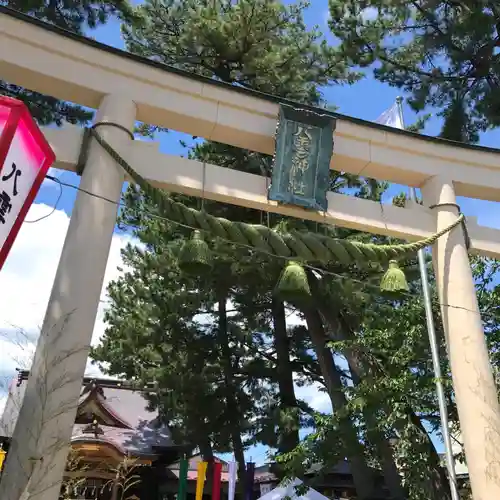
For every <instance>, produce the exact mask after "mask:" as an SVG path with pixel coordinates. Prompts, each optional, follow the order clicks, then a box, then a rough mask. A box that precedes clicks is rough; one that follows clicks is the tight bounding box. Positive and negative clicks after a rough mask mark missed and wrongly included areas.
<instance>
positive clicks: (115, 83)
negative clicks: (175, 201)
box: [0, 7, 500, 500]
mask: <svg viewBox="0 0 500 500" xmlns="http://www.w3.org/2000/svg"><path fill="white" fill-rule="evenodd" d="M0 78H2V79H5V80H7V81H9V82H11V83H13V84H17V85H22V86H24V87H27V88H30V89H32V90H34V91H37V92H41V93H45V94H48V95H51V96H54V97H57V98H59V99H64V100H68V101H72V102H75V103H78V104H81V105H84V106H88V107H91V108H95V109H97V110H98V111H97V116H96V120H98V121H110V122H114V123H116V124H119V125H121V126H122V127H123V129H120V128H117V127H106V128H104V127H103V128H102V129H100V133H101V135H102V137H103V138H105V139H106V140H107V141H108V142H109V143H110V144H111V145H112V146H113V147H114V148H115V150H117V151H118V152H119V153H120V155H122V157H123V158H125V159H126V160H127V161H128V162H129V163H130V164H131V165H133V166H134V168H136V169H137V171H138V172H139V173H140V174H141V175H142V176H144V177H145V178H147V179H148V180H149V181H150V182H151V183H152V184H153V185H155V186H158V187H161V188H164V189H168V190H169V191H175V192H182V193H186V194H191V195H196V196H201V194H202V191H203V195H204V196H205V197H206V198H209V199H213V200H218V201H224V202H228V203H233V204H237V205H242V206H246V207H252V208H256V209H260V210H267V211H271V212H276V213H282V214H286V215H290V216H294V217H300V218H305V219H310V220H317V221H320V222H327V223H331V224H337V225H342V226H345V227H349V228H353V229H359V230H362V231H367V232H372V233H378V234H384V235H391V236H395V237H398V238H404V239H408V240H411V241H415V240H418V239H421V238H423V237H427V236H430V235H431V234H432V233H434V232H436V230H440V229H443V228H445V227H446V226H448V225H450V224H451V223H452V222H454V221H455V220H456V217H457V209H456V208H455V207H454V206H453V205H454V204H455V203H456V196H457V195H463V196H469V197H473V198H480V199H486V200H492V201H500V166H499V165H500V153H499V152H498V151H497V150H492V149H488V148H482V147H476V146H467V145H462V144H456V143H450V142H447V141H443V140H439V139H435V138H429V137H422V136H418V135H414V134H410V133H406V132H402V131H397V130H394V129H388V128H386V127H382V126H377V125H374V124H372V123H369V122H365V121H362V120H356V119H352V118H348V117H343V116H340V115H336V116H337V127H336V131H335V134H334V140H335V149H334V155H333V158H332V163H331V166H332V168H335V170H341V171H346V172H350V173H353V174H357V175H363V176H367V177H372V178H376V179H380V180H387V181H390V182H394V183H399V184H405V185H408V186H413V187H418V188H421V190H422V193H423V197H424V202H425V204H426V205H427V206H431V205H437V204H439V205H441V206H439V207H437V208H435V209H433V210H430V209H429V208H425V207H421V206H418V205H415V204H413V203H410V204H408V206H407V207H406V208H398V207H394V206H392V205H386V206H384V207H383V209H381V206H380V204H378V203H375V202H371V201H367V200H361V199H357V198H354V197H349V196H344V195H339V194H334V193H329V194H328V201H329V209H328V211H327V213H323V212H313V211H306V210H302V209H300V208H297V207H291V206H284V205H278V204H276V203H274V202H271V201H269V200H268V198H267V190H266V188H267V180H266V179H265V178H264V177H260V176H256V175H250V174H245V173H241V172H236V171H233V170H228V169H224V168H221V167H218V166H215V165H205V166H203V165H202V164H201V163H200V162H197V161H193V160H187V159H183V158H179V157H176V156H171V155H164V154H161V153H159V152H158V149H157V145H156V144H154V143H145V142H132V141H131V137H130V131H131V130H132V128H133V125H134V122H135V120H141V121H144V122H146V123H151V124H156V125H159V126H163V127H168V128H171V129H175V130H179V131H181V132H185V133H188V134H192V135H197V136H200V137H204V138H206V139H210V140H214V141H218V142H221V143H225V144H229V145H233V146H237V147H241V148H246V149H250V150H253V151H257V152H261V153H267V154H272V153H273V151H274V132H275V128H276V120H277V115H278V108H279V106H278V100H277V99H275V98H273V97H271V96H267V95H263V94H259V93H258V92H252V91H248V90H243V89H237V88H234V87H230V86H228V85H225V84H220V83H218V82H214V81H211V80H208V79H204V78H199V77H195V76H193V75H189V74H187V73H184V72H181V71H176V70H173V69H171V68H167V67H165V66H162V65H160V64H157V63H154V62H152V61H147V60H144V59H142V58H139V57H136V56H134V55H131V54H128V53H125V52H123V51H119V50H116V49H113V48H110V47H107V46H105V45H102V44H99V43H97V42H94V41H92V40H88V39H85V38H83V37H79V36H77V35H73V34H71V33H68V32H65V31H64V30H60V29H58V28H55V27H51V26H48V25H46V24H43V23H41V22H39V21H37V20H35V19H31V18H28V17H26V16H24V15H21V14H17V13H14V12H13V11H10V10H9V9H6V8H4V7H0ZM281 101H282V100H280V102H281ZM44 133H45V135H46V137H47V138H48V140H49V141H50V143H51V145H52V147H53V149H54V151H55V152H56V155H57V161H56V164H55V165H54V166H55V167H56V168H61V169H66V170H72V171H75V170H76V169H77V165H78V164H79V158H78V156H79V152H80V146H81V143H82V133H83V132H82V129H79V128H78V127H73V126H66V127H64V128H62V129H53V128H47V129H45V130H44ZM124 180H125V177H124V173H123V171H122V170H121V169H120V168H119V167H118V166H117V165H116V163H115V162H114V160H112V159H111V157H110V156H108V155H107V153H106V152H105V151H104V150H103V149H102V148H101V147H100V146H99V145H98V144H96V143H93V144H92V146H91V148H90V152H89V156H88V158H87V163H86V167H85V169H84V171H83V173H82V178H81V183H80V187H81V188H82V189H83V190H87V191H89V192H91V193H94V194H97V195H100V196H102V197H104V198H107V199H110V200H113V201H116V202H118V200H119V198H120V194H121V190H122V185H123V182H124ZM116 211H117V209H116V206H115V205H113V204H111V203H109V202H106V201H103V200H101V199H99V198H96V197H95V196H89V195H87V194H85V193H84V192H82V191H80V192H79V194H78V197H77V199H76V202H75V205H74V208H73V214H72V216H71V222H70V226H69V229H68V233H67V236H66V241H65V243H64V247H63V251H62V255H61V259H60V263H59V267H58V270H57V274H56V278H55V282H54V285H53V289H52V294H51V298H50V303H49V306H48V309H47V313H46V317H45V320H44V324H43V328H42V334H41V336H40V340H39V343H38V347H37V352H36V355H35V360H34V363H33V367H32V370H31V373H32V375H31V376H30V380H29V382H28V387H27V393H26V397H25V399H24V402H23V405H22V408H21V410H20V413H19V419H18V422H17V426H16V429H15V434H14V439H13V442H12V447H11V451H10V453H9V458H8V459H7V462H6V466H5V470H4V473H3V479H2V482H1V484H0V498H2V500H19V498H29V499H35V498H36V499H37V500H55V499H56V498H57V496H58V493H59V485H60V480H61V476H62V473H63V470H64V466H65V461H66V454H67V446H66V445H67V443H68V442H69V439H70V436H71V429H72V427H73V423H74V419H75V411H76V402H77V400H78V396H79V392H80V387H81V379H82V377H83V374H84V370H85V364H86V359H87V354H88V347H89V344H90V341H91V337H92V331H93V327H94V322H95V317H96V314H97V307H98V303H99V296H100V292H101V287H102V282H103V276H104V270H105V267H106V262H107V259H108V251H109V247H110V243H111V239H112V236H113V230H114V227H115V221H116ZM467 225H468V231H469V236H470V239H471V243H472V245H471V247H472V248H471V251H472V252H475V253H478V254H481V255H485V256H489V257H496V258H499V257H500V231H499V230H496V229H491V228H486V227H481V226H479V225H478V224H477V223H476V222H475V221H473V220H471V218H468V219H467ZM433 256H434V265H435V272H436V277H437V284H438V291H439V297H440V301H441V303H442V316H443V323H444V327H445V332H446V336H447V344H448V352H449V356H450V362H451V367H452V372H453V383H454V388H455V394H456V400H457V405H458V410H459V417H460V423H461V430H462V435H463V438H464V444H465V451H466V455H467V463H468V467H469V472H470V478H471V484H472V489H473V493H474V498H475V499H476V500H491V499H495V498H500V409H499V405H498V400H497V393H496V388H495V383H494V379H493V375H492V371H491V366H490V364H489V360H488V352H487V348H486V344H485V339H484V332H483V327H482V323H481V317H480V313H479V310H478V304H477V299H476V295H475V289H474V282H473V279H472V274H471V269H470V265H469V260H468V255H467V249H466V246H465V242H464V237H463V234H462V232H461V231H453V232H450V233H448V234H446V235H445V236H443V237H442V238H440V239H439V241H438V243H437V244H436V245H435V246H434V247H433ZM42 399H43V401H44V404H43V405H42V406H41V405H40V401H41V400H42ZM48 457H50V460H47V458H48ZM47 462H50V463H47ZM28 479H29V481H30V484H31V486H30V491H31V493H30V495H28V496H23V497H21V494H22V492H23V491H25V487H26V484H27V481H28Z"/></svg>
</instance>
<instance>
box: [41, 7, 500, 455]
mask: <svg viewBox="0 0 500 500" xmlns="http://www.w3.org/2000/svg"><path fill="white" fill-rule="evenodd" d="M312 3H313V5H314V6H313V7H311V8H310V9H309V10H308V12H307V13H306V22H307V24H308V25H310V26H313V25H318V26H319V27H320V29H322V30H323V31H324V32H325V36H326V37H327V39H329V40H331V41H333V38H332V37H331V35H328V27H327V25H326V20H327V18H328V10H327V9H328V0H314V1H313V2H312ZM89 35H91V36H92V37H94V38H95V39H97V40H98V41H100V42H103V43H106V44H108V45H111V46H114V47H117V48H124V44H123V41H122V39H121V36H120V26H119V23H118V22H117V21H111V22H110V23H108V24H107V25H106V26H104V27H101V28H99V29H97V30H95V31H93V32H91V33H89ZM323 94H324V98H325V99H326V100H327V101H328V102H329V103H331V104H334V105H336V106H337V107H338V111H339V112H340V113H342V114H345V115H350V116H354V117H358V118H362V119H365V120H375V119H376V118H377V117H378V116H379V115H380V114H381V113H382V112H383V111H385V110H386V109H387V108H389V107H390V106H392V104H393V103H394V101H395V99H396V97H397V96H398V95H400V93H399V91H398V90H397V89H394V88H391V87H389V86H388V85H385V84H381V83H379V82H377V81H376V80H374V79H373V78H372V77H370V76H367V78H365V79H364V80H362V81H360V82H359V83H356V84H355V85H352V86H335V87H331V88H327V89H324V92H323ZM404 112H405V119H406V121H407V123H412V122H413V121H414V120H415V114H414V113H413V112H412V111H411V110H410V109H409V108H408V106H405V108H404ZM439 130H440V121H439V119H437V118H432V119H431V120H430V121H429V123H428V124H427V127H426V130H425V133H427V134H429V135H437V134H438V133H439ZM182 138H186V137H185V136H184V135H183V134H180V133H177V132H169V133H167V134H161V135H160V136H159V137H158V138H157V140H158V141H159V142H160V148H161V150H162V151H163V152H168V153H171V154H181V153H182V152H183V148H182V147H181V146H180V144H179V140H180V139H182ZM187 142H188V143H190V142H191V137H190V136H189V137H187ZM499 142H500V131H498V130H495V131H490V132H487V133H485V134H483V135H482V137H481V142H480V144H482V145H485V146H490V147H496V146H497V144H499ZM57 176H58V177H59V178H60V179H61V180H64V181H65V182H68V183H71V184H75V185H77V184H78V182H79V178H78V177H77V176H76V175H75V174H72V173H69V172H57ZM58 190H59V188H58V186H57V185H55V184H54V183H50V182H46V183H44V185H43V186H42V188H41V190H40V192H39V194H38V197H37V199H36V203H44V204H47V205H49V206H52V205H53V204H54V203H55V202H56V199H57V198H58ZM400 190H401V187H399V186H391V188H390V189H389V191H388V193H387V196H388V197H390V196H393V195H394V194H396V193H398V192H399V191H400ZM75 197H76V192H75V191H74V190H72V189H69V188H65V189H64V190H63V194H62V197H61V199H60V201H59V203H58V207H57V208H58V209H62V210H64V211H65V212H66V213H67V214H71V210H72V206H73V203H74V199H75ZM459 203H460V205H461V207H462V211H463V212H464V213H465V214H466V215H474V216H477V217H478V220H479V223H480V224H482V225H486V226H492V227H495V226H496V227H500V222H499V221H500V217H499V215H500V211H499V208H498V205H497V204H496V203H493V202H485V201H480V200H472V199H460V200H459ZM265 452H266V449H265V448H264V447H262V446H257V447H254V448H252V449H250V450H249V451H248V452H247V459H253V460H255V461H256V462H257V463H262V462H263V461H264V459H265ZM224 458H229V457H227V456H224Z"/></svg>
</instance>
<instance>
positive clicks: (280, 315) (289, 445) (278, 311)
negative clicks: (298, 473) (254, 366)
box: [272, 299, 300, 453]
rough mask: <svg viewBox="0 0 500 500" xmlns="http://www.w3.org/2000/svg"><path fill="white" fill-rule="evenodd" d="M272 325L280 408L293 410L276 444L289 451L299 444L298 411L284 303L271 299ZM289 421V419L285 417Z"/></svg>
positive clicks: (282, 450) (280, 451) (281, 451)
mask: <svg viewBox="0 0 500 500" xmlns="http://www.w3.org/2000/svg"><path fill="white" fill-rule="evenodd" d="M272 314H273V325H274V348H275V349H276V356H277V367H276V371H277V375H278V386H279V391H280V410H281V411H283V412H290V411H294V412H295V416H294V419H293V423H292V424H291V425H290V424H288V423H287V424H286V426H285V427H282V428H281V436H280V440H279V444H278V451H279V453H289V452H290V451H292V450H293V449H294V448H295V447H296V446H298V444H299V427H300V424H299V413H298V408H297V398H296V397H295V388H294V386H293V369H292V365H291V363H290V353H289V350H290V341H289V339H288V335H287V332H286V317H285V305H284V304H283V302H281V301H279V300H276V299H273V303H272ZM287 422H289V419H287Z"/></svg>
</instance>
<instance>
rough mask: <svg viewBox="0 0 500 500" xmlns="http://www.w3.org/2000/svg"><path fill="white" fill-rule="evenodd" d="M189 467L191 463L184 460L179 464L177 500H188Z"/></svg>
mask: <svg viewBox="0 0 500 500" xmlns="http://www.w3.org/2000/svg"><path fill="white" fill-rule="evenodd" d="M188 467H189V461H188V460H187V459H185V458H183V459H182V460H181V461H180V462H179V488H178V490H177V500H186V490H187V477H188Z"/></svg>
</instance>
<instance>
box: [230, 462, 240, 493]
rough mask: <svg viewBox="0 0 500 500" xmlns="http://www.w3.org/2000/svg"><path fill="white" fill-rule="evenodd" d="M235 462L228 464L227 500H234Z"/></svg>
mask: <svg viewBox="0 0 500 500" xmlns="http://www.w3.org/2000/svg"><path fill="white" fill-rule="evenodd" d="M237 470H238V469H237V466H236V462H229V468H228V472H229V479H228V485H227V486H228V489H227V500H234V493H235V490H236V472H237Z"/></svg>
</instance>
